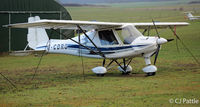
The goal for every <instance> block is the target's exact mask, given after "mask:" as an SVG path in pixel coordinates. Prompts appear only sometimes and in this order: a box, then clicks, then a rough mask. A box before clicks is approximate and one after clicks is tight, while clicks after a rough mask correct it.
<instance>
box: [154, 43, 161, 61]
mask: <svg viewBox="0 0 200 107" xmlns="http://www.w3.org/2000/svg"><path fill="white" fill-rule="evenodd" d="M159 51H160V45H158V48H157V50H156V53H155V54H156V55H155V59H154V65H156V61H157V58H158V54H159Z"/></svg>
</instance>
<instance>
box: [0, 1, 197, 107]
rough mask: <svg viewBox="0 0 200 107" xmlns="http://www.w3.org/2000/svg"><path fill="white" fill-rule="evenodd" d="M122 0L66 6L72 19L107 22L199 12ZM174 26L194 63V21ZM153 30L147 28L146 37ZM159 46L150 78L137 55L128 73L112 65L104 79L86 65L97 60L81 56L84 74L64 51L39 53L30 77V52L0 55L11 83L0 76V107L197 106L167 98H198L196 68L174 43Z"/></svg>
mask: <svg viewBox="0 0 200 107" xmlns="http://www.w3.org/2000/svg"><path fill="white" fill-rule="evenodd" d="M126 5H127V4H122V5H120V6H119V5H116V4H113V5H110V7H98V8H96V7H68V8H67V10H68V11H69V12H70V14H71V15H72V18H73V19H74V20H97V21H112V22H150V21H151V20H152V18H153V19H154V20H156V21H168V22H169V21H170V22H171V21H174V22H175V21H187V20H185V19H184V17H183V13H182V12H183V11H179V9H180V8H184V10H186V11H188V10H195V12H196V13H195V14H197V15H199V13H200V8H199V7H200V5H186V4H180V5H169V4H168V5H166V6H165V5H161V6H156V7H154V6H149V5H147V3H146V4H145V5H144V6H138V5H137V6H138V7H131V5H130V4H129V5H130V6H129V7H127V6H126ZM188 22H189V23H190V26H186V27H181V28H177V33H178V34H179V35H180V37H181V38H182V40H183V41H184V43H185V44H186V46H187V47H189V48H190V50H191V51H192V53H193V54H194V55H195V56H196V57H197V59H198V60H199V61H200V22H198V21H195V22H191V21H188ZM159 31H160V33H161V35H160V36H161V37H165V38H174V36H173V34H172V33H171V32H170V30H169V29H167V30H159ZM153 34H154V32H153V31H152V35H153ZM179 48H180V53H179V52H177V49H176V42H175V41H173V42H170V43H168V44H165V45H163V46H162V49H161V51H160V54H159V57H158V62H157V67H158V72H157V75H156V76H153V77H145V74H144V73H143V72H142V70H141V69H142V68H143V67H145V63H144V59H143V58H135V59H134V60H133V62H132V63H131V66H132V67H133V69H134V70H133V72H132V73H131V75H121V73H120V72H119V71H118V70H117V67H115V68H112V69H111V70H109V71H108V73H107V74H106V75H105V76H104V77H96V75H95V74H93V73H92V71H91V68H93V67H96V66H99V65H101V63H102V61H101V60H99V59H89V58H83V61H84V69H85V76H84V77H85V78H84V77H83V75H82V67H81V58H80V57H76V56H69V55H57V54H48V55H46V56H44V57H43V60H42V62H41V64H40V67H39V71H38V72H37V74H36V76H35V78H34V79H33V80H32V76H33V74H34V69H35V68H36V66H37V64H38V62H39V57H35V56H33V55H29V56H25V57H16V56H8V55H2V56H1V57H0V72H1V73H2V74H4V75H5V76H6V77H8V78H9V79H10V80H11V81H12V82H13V83H14V84H15V85H16V86H17V89H15V88H14V87H12V86H11V85H10V84H9V83H8V82H7V81H6V80H5V79H4V78H3V77H2V76H0V107H12V106H17V107H27V106H28V107H29V106H34V107H35V106H57V107H66V106H69V107H71V106H83V107H85V106H87V107H88V106H89V107H94V106H98V107H110V106H111V107H116V106H117V107H146V106H149V107H170V106H173V107H174V106H175V107H176V106H181V107H183V106H184V107H190V106H194V107H195V106H196V107H199V106H200V104H199V103H198V104H186V103H185V104H183V103H181V104H175V103H170V102H169V100H170V99H172V101H175V99H177V100H178V101H180V100H182V99H184V98H186V99H194V98H195V99H198V100H200V67H199V65H198V64H196V63H195V62H194V60H193V59H192V57H191V56H190V55H189V54H188V53H187V51H185V50H184V48H183V47H182V46H181V44H180V42H179Z"/></svg>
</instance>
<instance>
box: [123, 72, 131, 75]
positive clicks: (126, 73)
mask: <svg viewBox="0 0 200 107" xmlns="http://www.w3.org/2000/svg"><path fill="white" fill-rule="evenodd" d="M130 73H131V72H122V75H129V74H130Z"/></svg>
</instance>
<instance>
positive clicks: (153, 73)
mask: <svg viewBox="0 0 200 107" xmlns="http://www.w3.org/2000/svg"><path fill="white" fill-rule="evenodd" d="M155 75H156V72H149V73H147V76H155Z"/></svg>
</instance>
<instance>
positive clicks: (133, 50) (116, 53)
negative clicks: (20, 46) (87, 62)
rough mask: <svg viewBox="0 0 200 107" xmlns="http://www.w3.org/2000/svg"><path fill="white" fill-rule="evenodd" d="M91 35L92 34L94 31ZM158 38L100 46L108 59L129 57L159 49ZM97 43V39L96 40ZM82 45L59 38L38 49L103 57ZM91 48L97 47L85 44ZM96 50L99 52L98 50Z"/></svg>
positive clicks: (145, 38)
mask: <svg viewBox="0 0 200 107" xmlns="http://www.w3.org/2000/svg"><path fill="white" fill-rule="evenodd" d="M88 34H91V35H89V37H91V36H92V33H88ZM80 38H81V39H80V40H81V43H83V39H84V38H85V37H84V35H81V36H80ZM72 39H73V40H75V41H77V42H78V37H74V38H72ZM157 40H158V37H145V36H140V37H138V38H136V39H135V40H134V41H133V42H132V43H131V44H128V45H124V44H119V45H110V46H98V48H99V49H100V50H101V52H102V53H104V55H105V57H106V58H108V59H119V58H127V57H137V56H142V55H143V54H148V53H153V52H155V51H156V49H157ZM94 43H97V41H94ZM79 46H80V45H79V44H77V43H75V42H73V41H71V40H70V39H67V40H58V39H51V40H49V41H48V43H47V44H46V45H44V44H43V45H40V46H37V48H36V50H46V51H47V52H48V53H59V54H70V55H76V56H79V55H81V56H85V57H90V58H103V57H102V56H100V55H99V54H94V53H93V54H92V53H91V52H90V50H88V49H86V48H84V47H81V46H80V47H79ZM84 46H87V47H89V48H91V49H92V50H94V51H95V50H96V48H95V47H94V46H93V45H91V43H90V45H87V44H85V45H84ZM95 52H98V51H97V50H96V51H95Z"/></svg>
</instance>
